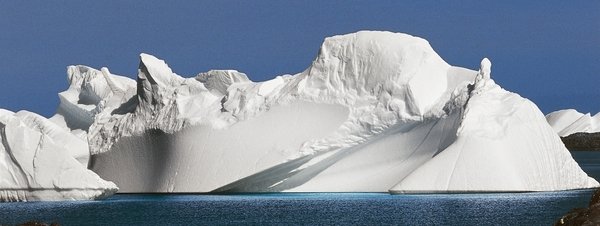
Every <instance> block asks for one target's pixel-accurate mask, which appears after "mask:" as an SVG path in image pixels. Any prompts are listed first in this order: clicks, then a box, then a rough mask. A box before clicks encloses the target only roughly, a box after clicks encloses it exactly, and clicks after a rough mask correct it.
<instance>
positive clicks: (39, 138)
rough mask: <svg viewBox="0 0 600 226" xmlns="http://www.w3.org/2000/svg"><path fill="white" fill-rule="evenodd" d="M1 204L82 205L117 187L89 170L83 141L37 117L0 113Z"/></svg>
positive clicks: (23, 113) (86, 148) (85, 144)
mask: <svg viewBox="0 0 600 226" xmlns="http://www.w3.org/2000/svg"><path fill="white" fill-rule="evenodd" d="M0 135H1V136H0V140H1V141H2V145H0V201H36V200H80V199H95V198H103V197H107V196H110V195H112V194H114V193H115V192H116V191H117V186H116V185H115V184H114V183H112V182H107V181H104V180H102V179H101V178H100V177H98V175H96V174H95V173H94V172H92V171H91V170H88V169H87V164H88V160H89V152H88V146H87V143H86V142H85V140H82V139H80V138H79V137H77V136H75V135H73V134H71V133H70V132H69V131H66V130H64V129H63V128H61V127H59V126H58V125H56V124H54V123H52V122H50V121H49V120H48V119H46V118H44V117H42V116H39V115H37V114H35V113H31V112H27V111H19V112H17V113H13V112H10V111H7V110H2V109H0Z"/></svg>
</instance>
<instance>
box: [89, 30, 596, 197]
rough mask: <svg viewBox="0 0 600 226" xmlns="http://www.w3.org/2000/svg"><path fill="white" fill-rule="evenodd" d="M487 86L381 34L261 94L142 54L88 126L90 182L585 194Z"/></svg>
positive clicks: (167, 187)
mask: <svg viewBox="0 0 600 226" xmlns="http://www.w3.org/2000/svg"><path fill="white" fill-rule="evenodd" d="M490 75H491V62H490V61H489V60H488V59H484V60H483V61H482V64H481V68H480V71H479V72H477V71H472V70H468V69H464V68H459V67H453V66H450V65H448V64H447V63H446V62H445V61H444V60H443V59H441V57H439V56H438V55H437V53H435V51H434V50H433V49H432V48H431V46H430V45H429V43H428V42H427V41H425V40H423V39H421V38H417V37H413V36H410V35H406V34H397V33H390V32H358V33H355V34H349V35H341V36H335V37H331V38H327V39H325V42H324V43H323V45H322V46H321V49H320V51H319V54H318V56H317V58H316V59H315V60H314V62H313V63H312V65H311V66H310V67H309V68H308V69H306V70H305V71H303V72H301V73H298V74H296V75H284V76H279V77H277V78H275V79H273V80H270V81H265V82H252V81H250V80H249V79H248V77H247V76H246V75H245V74H243V73H240V72H237V71H218V70H214V71H209V72H206V73H201V74H199V75H198V76H196V77H194V78H183V77H181V76H179V75H177V74H175V73H173V71H172V70H171V69H170V68H169V67H168V65H167V64H166V63H165V62H163V61H161V60H159V59H157V58H155V57H153V56H150V55H147V54H142V55H141V62H140V70H139V76H138V83H137V84H138V87H137V93H136V95H134V96H131V95H129V96H127V98H121V101H120V102H114V103H119V104H104V105H102V106H103V108H104V110H100V111H98V112H97V114H96V115H95V117H96V121H94V123H93V124H92V125H91V127H90V129H89V134H88V139H89V141H90V150H91V153H93V154H94V156H93V157H92V158H93V162H92V164H91V169H93V170H94V171H95V172H97V173H98V174H99V175H100V176H101V177H103V178H105V179H108V180H111V181H114V182H115V183H116V184H118V185H119V186H120V188H121V191H123V192H211V191H216V192H265V191H271V192H277V191H331V192H338V191H377V192H382V191H388V190H391V191H393V192H423V191H427V192H448V191H490V190H494V191H496V190H511V191H545V190H562V189H574V188H586V187H594V186H597V185H598V183H597V182H596V181H595V180H593V179H591V178H589V177H588V176H587V175H586V174H585V173H584V172H583V171H582V170H581V169H580V168H579V166H578V165H577V163H576V162H575V161H574V160H573V159H572V158H571V156H570V154H569V152H568V151H567V150H566V149H565V148H564V145H562V143H561V141H560V139H559V137H558V136H556V134H555V133H554V132H553V131H552V129H551V128H550V127H549V126H548V124H547V123H546V122H545V120H544V116H543V115H542V113H541V112H540V111H539V109H538V108H537V107H536V106H535V104H533V103H531V102H530V101H528V100H526V99H524V98H522V97H520V96H518V95H516V94H514V93H510V92H508V91H505V90H503V89H502V88H500V87H499V86H498V85H496V84H495V83H494V81H493V80H492V79H491V76H490ZM109 77H110V76H109ZM113 99H114V98H113ZM114 109H128V110H127V111H115V110H114ZM451 172H453V173H451Z"/></svg>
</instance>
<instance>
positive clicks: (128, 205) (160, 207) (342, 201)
mask: <svg viewBox="0 0 600 226" xmlns="http://www.w3.org/2000/svg"><path fill="white" fill-rule="evenodd" d="M573 156H574V157H575V159H576V160H577V161H578V162H579V163H580V164H581V166H582V168H583V169H584V170H585V171H586V172H588V174H590V175H591V176H593V177H596V178H598V176H600V164H599V163H600V153H593V152H576V153H573ZM592 193H593V191H592V190H578V191H562V192H533V193H488V194H436V195H389V194H386V193H284V194H245V195H126V194H119V195H115V196H113V197H111V198H109V199H107V200H101V201H83V202H81V201H79V202H31V203H0V224H1V225H11V224H17V223H24V222H26V221H30V220H36V221H40V222H46V223H52V222H56V223H59V224H61V225H140V224H143V225H223V224H260V225H269V224H277V225H279V224H301V225H332V224H344V225H348V224H362V225H551V224H553V223H554V222H555V221H556V220H557V219H559V218H560V217H561V216H562V215H564V214H565V213H566V212H568V211H569V210H571V209H572V208H575V207H585V206H587V204H588V202H589V199H590V197H591V195H592Z"/></svg>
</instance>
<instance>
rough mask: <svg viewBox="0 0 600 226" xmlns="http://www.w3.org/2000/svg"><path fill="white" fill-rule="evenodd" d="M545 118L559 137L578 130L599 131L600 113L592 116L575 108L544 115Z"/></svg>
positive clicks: (585, 131)
mask: <svg viewBox="0 0 600 226" xmlns="http://www.w3.org/2000/svg"><path fill="white" fill-rule="evenodd" d="M546 120H548V123H549V124H550V126H552V128H553V129H554V131H556V133H558V135H559V136H561V137H566V136H569V135H571V134H574V133H580V132H581V133H597V132H600V113H598V114H596V115H594V116H592V115H591V114H590V113H586V114H583V113H580V112H578V111H577V110H575V109H566V110H560V111H555V112H552V113H550V114H548V115H546Z"/></svg>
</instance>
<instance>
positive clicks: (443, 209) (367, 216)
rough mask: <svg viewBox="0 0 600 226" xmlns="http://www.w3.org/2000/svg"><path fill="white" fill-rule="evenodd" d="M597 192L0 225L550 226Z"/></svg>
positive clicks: (159, 200)
mask: <svg viewBox="0 0 600 226" xmlns="http://www.w3.org/2000/svg"><path fill="white" fill-rule="evenodd" d="M591 194H592V191H590V190H587V191H566V192H539V193H517V194H514V193H497V194H445V195H389V194H385V193H296V194H256V195H254V194H253V195H115V196H113V197H112V198H110V199H108V200H103V201H86V202H36V203H3V204H0V214H1V216H0V222H3V223H4V224H15V223H22V222H25V221H28V220H32V219H34V220H38V221H42V222H48V223H50V222H58V223H60V224H62V225H140V224H144V225H171V224H175V225H186V224H188V225H189V224H191V225H216V224H217V225H222V224H261V225H264V224H304V225H315V224H318V225H332V224H344V225H348V224H363V225H364V224H368V225H389V224H395V225H398V224H400V225H550V224H552V223H553V222H554V221H556V220H557V219H558V218H560V216H562V215H563V214H564V213H566V212H568V211H569V210H570V209H571V208H573V207H578V206H579V207H583V206H586V205H587V202H588V200H589V198H590V197H591Z"/></svg>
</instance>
